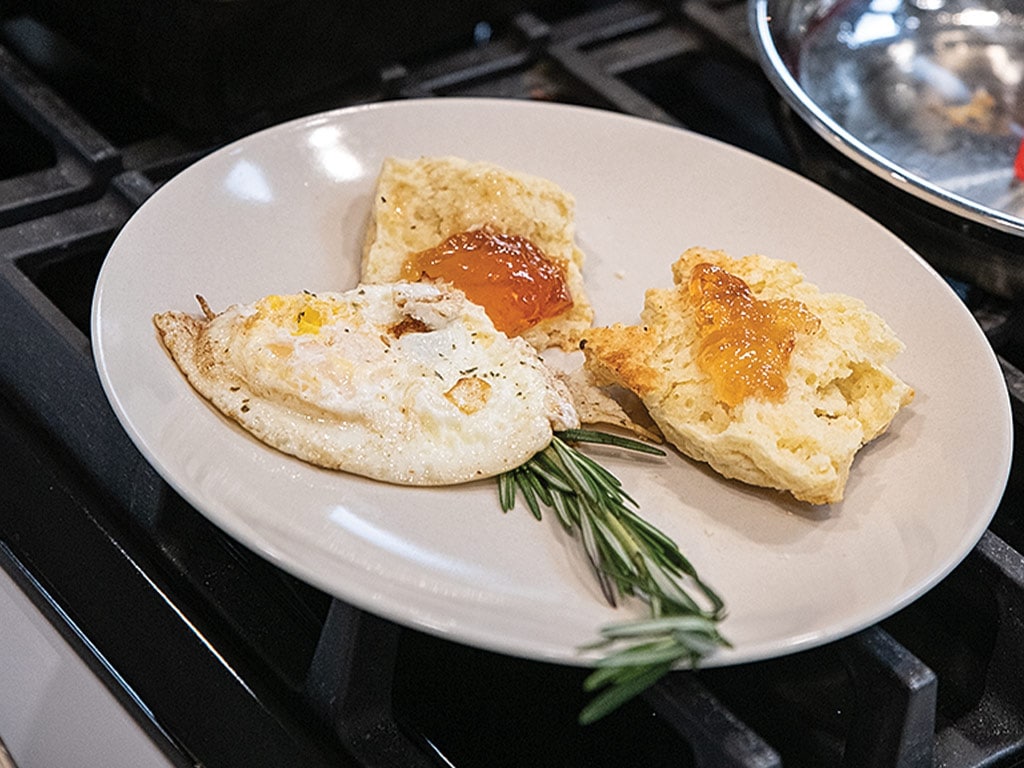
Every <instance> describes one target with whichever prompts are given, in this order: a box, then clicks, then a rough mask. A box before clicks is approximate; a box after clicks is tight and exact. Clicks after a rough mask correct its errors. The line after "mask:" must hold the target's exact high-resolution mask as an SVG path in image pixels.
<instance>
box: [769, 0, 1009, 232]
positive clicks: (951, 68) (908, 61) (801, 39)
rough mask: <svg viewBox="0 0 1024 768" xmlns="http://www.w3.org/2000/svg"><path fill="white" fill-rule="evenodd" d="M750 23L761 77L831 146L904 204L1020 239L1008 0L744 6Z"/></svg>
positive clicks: (780, 0) (796, 1) (780, 1)
mask: <svg viewBox="0 0 1024 768" xmlns="http://www.w3.org/2000/svg"><path fill="white" fill-rule="evenodd" d="M750 24H751V28H752V31H753V35H754V39H755V41H756V43H757V46H758V52H759V55H760V57H761V63H762V66H763V67H764V69H765V71H766V73H767V74H768V76H769V78H770V79H771V80H772V82H773V83H774V84H775V86H776V88H778V90H779V91H780V92H781V93H782V95H783V97H784V98H785V99H786V101H787V102H788V103H789V104H790V106H792V107H793V109H794V110H795V111H796V112H797V113H798V114H799V115H800V116H801V117H802V118H803V119H805V120H806V121H807V122H808V123H809V124H810V125H811V126H812V127H813V128H814V129H815V130H816V131H817V132H818V133H819V134H820V135H821V136H823V137H824V138H825V139H827V140H828V141H829V142H830V143H831V144H833V145H834V146H835V147H837V148H838V149H839V150H841V151H842V152H844V153H845V154H846V155H848V156H849V157H851V158H853V159H854V160H855V161H857V162H858V163H860V164H861V165H863V166H865V167H866V168H868V169H869V170H871V171H873V172H874V173H876V174H878V175H879V176H881V177H883V178H885V179H887V180H888V181H890V182H891V183H893V184H895V185H896V186H898V187H901V188H903V189H904V190H905V191H907V192H909V193H911V194H914V195H916V196H918V197H921V198H924V199H925V200H927V201H929V202H931V203H934V204H935V205H938V206H940V207H942V208H943V209H945V210H948V211H951V212H953V213H955V214H957V215H960V216H964V217H966V218H968V219H971V220H974V221H978V222H981V223H982V224H985V225H987V226H990V227H994V228H995V229H998V230H1002V231H1005V232H1010V233H1013V234H1017V235H1022V236H1024V183H1022V180H1021V179H1019V178H1017V176H1016V175H1015V173H1014V166H1015V161H1017V156H1018V153H1019V152H1024V144H1022V139H1024V4H1022V3H1020V2H1019V0H750ZM1021 161H1022V162H1024V157H1022V158H1021Z"/></svg>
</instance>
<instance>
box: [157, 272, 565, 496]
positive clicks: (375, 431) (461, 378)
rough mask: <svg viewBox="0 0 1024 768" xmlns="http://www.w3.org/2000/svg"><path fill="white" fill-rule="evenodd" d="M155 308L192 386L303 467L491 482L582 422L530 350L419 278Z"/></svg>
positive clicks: (459, 298)
mask: <svg viewBox="0 0 1024 768" xmlns="http://www.w3.org/2000/svg"><path fill="white" fill-rule="evenodd" d="M200 304H201V305H202V306H203V310H204V315H205V316H203V317H197V316H194V315H189V314H186V313H183V312H175V311H172V312H165V313H162V314H158V315H156V316H154V318H153V320H154V324H155V325H156V327H157V330H158V332H159V335H160V337H161V339H162V341H163V344H164V346H165V347H166V348H167V350H168V351H169V353H170V355H171V357H172V358H173V359H174V361H175V363H176V364H177V365H178V367H179V368H180V369H181V371H182V372H183V373H184V374H185V376H186V378H187V379H188V381H189V382H190V383H191V384H192V386H193V387H194V388H195V389H196V391H198V392H199V393H200V394H201V395H202V396H203V397H205V398H206V399H207V400H209V402H210V403H211V404H212V405H213V406H215V407H216V408H217V409H218V410H219V411H221V412H222V413H223V414H224V415H226V416H228V417H230V418H232V419H234V420H235V421H237V422H238V423H239V424H240V425H241V426H242V427H244V428H245V429H246V430H248V431H249V432H250V433H252V434H253V435H254V436H256V437H257V438H259V439H260V440H262V441H263V442H265V443H266V444H268V445H270V446H273V447H274V448H276V449H278V450H280V451H283V452H285V453H288V454H291V455H293V456H296V457H298V458H300V459H303V460H305V461H308V462H310V463H312V464H315V465H318V466H321V467H326V468H329V469H339V470H345V471H348V472H352V473H356V474H359V475H364V476H367V477H371V478H375V479H378V480H384V481H387V482H392V483H400V484H405V485H447V484H455V483H462V482H467V481H470V480H475V479H478V478H484V477H490V476H494V475H497V474H500V473H501V472H504V471H506V470H509V469H513V468H515V467H517V466H519V465H521V464H523V463H524V462H525V461H527V460H528V459H529V458H530V457H531V456H533V454H535V453H536V452H537V451H539V450H542V449H543V448H544V447H545V446H547V444H548V443H549V442H550V441H551V438H552V433H553V431H556V430H560V429H566V428H570V427H574V426H578V423H579V422H578V419H577V416H576V412H575V409H574V407H573V404H572V399H571V396H570V395H569V393H568V391H567V389H566V388H565V386H564V385H563V384H562V383H561V382H559V381H558V380H557V379H556V378H555V377H554V376H553V375H552V374H551V372H550V371H549V370H548V368H547V367H546V366H545V364H544V362H543V361H542V360H541V358H540V357H539V356H538V354H537V352H536V351H535V350H534V349H533V348H532V347H531V346H529V344H527V343H526V342H525V341H523V340H522V339H520V338H509V337H507V336H505V334H503V333H501V332H499V331H497V330H495V328H494V325H493V323H492V322H491V321H490V320H489V319H488V317H487V314H486V313H485V312H484V310H483V309H482V308H481V307H479V306H477V305H475V304H473V303H471V302H469V301H467V300H466V298H465V296H464V295H463V294H462V292H461V291H458V290H456V289H453V288H450V287H447V286H443V285H432V284H427V283H390V284H379V285H361V286H359V287H357V288H354V289H352V290H350V291H347V292H344V293H319V294H311V293H303V294H297V295H285V296H279V295H272V296H267V297H265V298H262V299H260V300H258V301H256V302H254V303H251V304H246V305H234V306H231V307H229V308H228V309H226V310H224V311H223V312H221V313H219V314H214V313H213V312H211V311H210V310H209V308H208V307H207V306H206V303H205V302H204V301H203V300H202V299H201V298H200Z"/></svg>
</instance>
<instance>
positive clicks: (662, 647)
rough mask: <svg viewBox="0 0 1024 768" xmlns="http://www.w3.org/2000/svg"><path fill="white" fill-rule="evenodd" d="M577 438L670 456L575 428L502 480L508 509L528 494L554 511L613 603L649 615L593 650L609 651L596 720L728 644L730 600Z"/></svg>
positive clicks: (612, 629)
mask: <svg viewBox="0 0 1024 768" xmlns="http://www.w3.org/2000/svg"><path fill="white" fill-rule="evenodd" d="M573 443H594V444H601V445H609V446H613V447H617V448H622V449H625V450H630V451H637V452H641V453H648V454H654V455H661V456H663V455H664V451H662V450H661V449H660V448H657V447H656V446H652V445H650V444H648V443H642V442H640V441H637V440H632V439H630V438H626V437H620V436H618V435H611V434H607V433H604V432H595V431H591V430H584V429H573V430H567V431H564V432H558V433H556V434H555V436H554V438H553V439H552V441H551V444H550V445H548V447H547V448H545V449H544V450H542V451H541V452H540V453H538V454H536V455H535V456H534V457H533V458H531V459H530V460H529V461H527V462H526V463H525V464H523V465H522V466H520V467H517V468H516V469H514V470H511V471H509V472H505V473H504V474H502V475H500V476H499V478H498V498H499V502H500V504H501V508H502V509H503V510H504V511H506V512H507V511H509V510H511V509H513V508H514V507H515V504H516V498H517V496H520V495H521V496H522V497H523V500H524V501H525V502H526V505H527V507H528V508H529V509H530V512H531V513H532V514H533V515H534V517H536V518H537V519H541V517H542V506H543V507H547V508H549V509H554V510H555V513H556V514H557V516H558V519H559V522H560V523H561V524H562V526H563V527H564V528H565V529H566V530H567V531H569V532H570V533H572V532H574V531H577V530H578V531H579V534H580V540H581V543H582V546H583V550H584V552H585V553H586V555H587V558H588V560H589V561H590V564H591V567H592V568H593V571H594V575H595V577H596V578H597V581H598V584H599V585H600V586H601V591H602V593H603V594H604V596H605V599H606V600H607V601H608V602H609V603H610V604H611V605H613V606H614V605H616V604H617V602H618V600H619V598H621V597H626V596H633V597H638V598H640V599H642V600H644V601H646V603H647V604H648V607H649V609H650V618H649V619H641V620H636V621H627V622H622V623H617V624H610V625H608V626H605V627H602V628H601V629H600V636H601V637H600V639H599V640H597V641H596V642H594V643H593V644H591V645H589V646H587V647H588V648H607V649H608V650H609V653H608V655H607V656H605V657H604V658H602V659H600V660H599V661H598V663H597V668H596V669H595V670H594V671H593V672H592V673H591V674H590V675H589V676H588V677H587V679H586V680H585V681H584V690H586V691H587V692H597V691H600V692H599V693H597V695H595V696H594V698H593V699H592V700H591V701H590V702H589V703H588V704H587V706H586V707H584V708H583V710H582V711H581V712H580V715H579V720H580V722H581V723H584V724H586V723H592V722H594V721H596V720H599V719H600V718H602V717H604V716H605V715H607V714H609V713H610V712H612V711H614V710H615V709H616V708H618V707H619V706H621V705H622V704H624V703H625V702H626V701H629V700H630V699H631V698H633V697H634V696H636V695H638V694H640V693H642V692H643V691H644V690H645V689H647V688H649V687H650V686H652V685H654V683H656V682H657V681H658V680H659V679H661V677H662V676H664V675H665V674H667V673H668V672H669V671H670V670H672V669H673V668H674V667H676V666H677V665H686V666H690V667H693V666H696V665H697V664H698V663H699V662H700V660H701V659H702V658H704V657H705V656H707V655H708V654H709V653H711V652H712V651H714V650H715V649H716V648H719V647H727V646H728V645H729V643H728V641H727V640H726V639H725V638H724V637H722V635H721V634H719V632H718V623H719V622H720V621H721V620H722V619H723V618H724V615H725V603H724V602H723V600H722V599H721V598H720V597H719V596H718V594H717V593H716V592H715V591H714V590H713V589H712V588H711V587H710V586H709V585H708V584H706V583H705V582H704V581H702V580H701V579H700V577H699V576H698V574H697V571H696V569H695V568H694V567H693V565H692V564H691V563H690V562H689V560H687V559H686V557H685V556H684V555H683V554H682V552H680V550H679V547H678V546H677V545H676V544H675V542H673V541H672V540H671V539H670V538H669V537H668V536H666V535H665V534H664V533H662V532H661V531H659V530H658V529H657V528H655V527H654V526H652V525H651V524H650V523H648V522H647V521H645V520H644V519H643V518H641V517H640V516H639V515H637V514H636V512H635V511H634V509H633V508H634V507H636V506H637V505H636V502H635V501H633V499H632V498H630V497H629V495H628V494H627V493H626V492H625V491H624V490H623V488H622V484H621V483H620V482H619V480H618V478H616V477H615V476H614V475H613V474H612V473H611V472H609V471H608V470H607V469H605V468H604V467H602V466H601V465H600V464H599V463H598V462H596V461H595V460H594V459H592V458H590V457H589V456H586V455H585V454H583V453H581V452H580V451H579V450H577V449H576V448H575V447H574V446H573Z"/></svg>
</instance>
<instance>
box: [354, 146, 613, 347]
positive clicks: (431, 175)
mask: <svg viewBox="0 0 1024 768" xmlns="http://www.w3.org/2000/svg"><path fill="white" fill-rule="evenodd" d="M574 216H575V201H574V199H573V198H572V197H571V196H570V195H569V194H567V193H566V192H565V191H563V190H562V189H560V188H559V187H558V185H556V184H555V183H554V182H552V181H549V180H547V179H543V178H540V177H537V176H531V175H528V174H525V173H517V172H514V171H509V170H506V169H504V168H501V167H499V166H497V165H493V164H491V163H486V162H470V161H467V160H464V159H461V158H457V157H421V158H418V159H416V160H403V159H398V158H393V157H392V158H387V159H386V160H385V161H384V163H383V165H382V167H381V172H380V176H379V178H378V182H377V187H376V190H375V193H374V197H373V204H372V208H371V217H370V223H369V226H368V227H367V231H366V238H365V242H364V247H363V255H362V275H361V281H362V282H364V283H386V282H394V281H396V280H399V279H400V278H401V276H402V268H403V265H404V264H405V262H406V260H407V259H408V257H409V256H410V255H411V254H413V253H418V252H420V251H425V250H427V249H430V248H434V247H436V246H437V245H439V244H440V243H442V242H443V241H444V240H446V239H447V238H448V237H451V236H452V235H455V234H458V233H462V232H468V231H473V230H477V229H481V228H485V227H486V228H490V229H492V230H494V231H497V232H501V233H505V234H509V235H516V236H519V237H523V238H526V239H527V240H529V241H530V242H531V243H532V244H533V245H535V246H536V247H537V248H539V249H540V250H541V251H542V252H543V254H544V256H546V257H547V259H549V260H550V261H551V262H553V263H555V264H557V265H558V266H559V267H560V268H561V270H562V272H563V274H564V277H565V282H566V286H567V288H568V292H569V295H570V298H571V300H572V306H571V307H569V308H568V309H566V310H565V311H563V312H562V313H561V314H558V315H556V316H554V317H549V318H547V319H544V320H541V321H540V322H539V323H537V324H536V325H534V326H533V327H531V328H528V329H527V330H525V331H523V332H521V333H520V334H519V335H520V336H522V337H523V338H524V339H525V340H526V341H528V342H529V343H530V344H532V345H533V346H534V347H535V348H536V349H538V350H543V349H547V348H549V347H559V348H562V349H566V350H569V349H575V348H576V346H577V343H578V340H579V335H580V333H581V332H582V331H584V330H585V329H586V328H588V327H590V325H591V323H592V321H593V310H592V308H591V305H590V302H589V300H588V299H587V295H586V291H585V290H584V285H583V275H582V268H583V252H582V251H581V250H580V249H579V247H578V246H577V245H576V242H575V221H574Z"/></svg>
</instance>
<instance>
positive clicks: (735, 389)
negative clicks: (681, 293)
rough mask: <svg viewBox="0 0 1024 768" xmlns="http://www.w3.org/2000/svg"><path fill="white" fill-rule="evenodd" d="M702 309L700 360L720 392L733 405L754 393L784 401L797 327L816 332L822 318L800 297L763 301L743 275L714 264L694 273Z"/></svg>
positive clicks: (695, 297) (693, 287)
mask: <svg viewBox="0 0 1024 768" xmlns="http://www.w3.org/2000/svg"><path fill="white" fill-rule="evenodd" d="M689 293H690V298H691V300H692V301H693V303H694V306H695V307H696V310H697V313H696V314H697V330H698V336H699V337H700V342H699V346H698V350H697V365H698V366H699V367H700V369H701V370H702V371H704V373H706V374H707V375H708V376H709V377H710V378H711V382H712V386H713V388H714V393H715V398H716V399H717V400H718V401H720V402H722V403H725V404H726V405H729V406H733V405H738V404H739V403H741V402H742V401H743V400H744V399H745V398H747V397H750V396H753V397H757V398H761V399H764V400H768V401H775V402H777V401H779V400H781V399H782V398H783V397H784V396H785V394H786V374H787V372H788V370H789V362H790V356H791V354H792V352H793V346H794V345H795V344H796V335H797V334H798V333H814V332H815V331H816V330H817V329H818V326H819V325H820V324H821V321H820V320H819V319H818V318H817V317H816V316H815V315H813V314H812V313H811V312H810V311H809V310H808V309H807V307H806V306H805V305H804V304H802V303H801V302H799V301H792V300H788V299H776V300H773V301H761V300H760V299H758V298H757V297H755V296H754V295H753V293H752V292H751V290H750V286H748V285H747V284H746V283H745V282H744V281H743V280H742V279H741V278H739V277H736V276H735V275H732V274H730V273H729V272H726V271H725V270H724V269H722V268H721V267H717V266H715V265H713V264H698V265H697V266H695V267H694V268H693V271H692V272H691V274H690V283H689Z"/></svg>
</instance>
